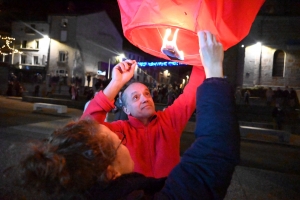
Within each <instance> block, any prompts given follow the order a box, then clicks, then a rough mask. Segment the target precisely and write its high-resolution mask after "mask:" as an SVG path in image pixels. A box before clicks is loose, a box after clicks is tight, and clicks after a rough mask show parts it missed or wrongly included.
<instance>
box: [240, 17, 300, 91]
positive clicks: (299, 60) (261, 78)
mask: <svg viewBox="0 0 300 200" xmlns="http://www.w3.org/2000/svg"><path fill="white" fill-rule="evenodd" d="M299 24H300V17H297V16H258V17H257V18H256V20H255V22H254V23H253V26H252V28H251V31H250V33H249V35H248V36H247V37H246V38H245V39H244V40H243V41H242V42H241V43H240V44H239V59H240V60H244V62H240V63H242V64H243V66H242V69H243V70H240V74H239V76H241V77H242V80H240V82H239V83H238V84H239V85H242V86H255V85H258V86H272V87H283V86H290V87H294V88H300V26H299ZM241 45H244V48H243V47H242V46H241Z"/></svg>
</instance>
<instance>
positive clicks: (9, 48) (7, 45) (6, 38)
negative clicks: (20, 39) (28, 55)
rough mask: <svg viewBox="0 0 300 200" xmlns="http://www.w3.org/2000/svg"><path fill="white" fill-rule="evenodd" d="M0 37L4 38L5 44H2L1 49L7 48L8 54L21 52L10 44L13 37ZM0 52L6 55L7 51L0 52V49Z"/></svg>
mask: <svg viewBox="0 0 300 200" xmlns="http://www.w3.org/2000/svg"><path fill="white" fill-rule="evenodd" d="M0 39H1V40H5V44H4V45H2V47H1V49H4V48H7V49H8V51H10V52H9V54H12V53H22V52H20V51H19V50H18V49H14V48H13V47H11V44H12V42H13V41H14V40H15V38H11V37H2V36H1V35H0ZM0 54H2V55H8V54H7V53H5V52H2V51H0Z"/></svg>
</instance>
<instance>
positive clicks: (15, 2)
mask: <svg viewBox="0 0 300 200" xmlns="http://www.w3.org/2000/svg"><path fill="white" fill-rule="evenodd" d="M0 9H1V11H0V23H1V26H0V32H2V33H3V32H4V33H5V32H8V33H9V32H10V28H11V22H12V21H16V20H24V21H46V20H47V16H48V15H51V14H70V15H72V14H74V15H81V14H88V13H93V12H99V11H103V10H105V11H106V12H107V14H108V15H109V17H110V18H111V20H112V21H113V23H114V24H115V26H116V28H117V29H118V31H119V32H120V34H121V35H122V36H123V31H122V25H121V19H120V11H119V7H118V3H117V0H72V1H70V0H0ZM123 38H124V36H123ZM123 40H124V42H123V48H124V49H127V50H130V51H135V52H138V53H142V54H144V52H142V51H141V50H140V49H138V48H136V47H135V46H133V45H132V44H131V43H130V42H129V41H127V39H126V38H124V39H123ZM144 56H149V54H144ZM150 57H151V56H150Z"/></svg>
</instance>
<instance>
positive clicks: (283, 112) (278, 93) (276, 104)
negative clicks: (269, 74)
mask: <svg viewBox="0 0 300 200" xmlns="http://www.w3.org/2000/svg"><path fill="white" fill-rule="evenodd" d="M244 91H245V92H244V94H242V90H241V88H239V87H238V88H236V91H235V100H236V103H237V104H244V105H249V104H250V101H249V98H250V96H251V92H250V90H249V89H245V90H244ZM261 91H264V94H263V93H262V92H260V95H265V96H262V97H260V98H261V99H262V100H264V101H265V104H266V105H267V106H271V107H272V112H271V116H272V118H273V122H274V128H275V129H279V130H281V129H283V124H284V123H285V124H287V123H293V121H294V118H295V116H294V115H295V110H296V109H297V108H298V107H299V100H298V97H297V93H296V91H295V90H294V89H293V88H292V87H289V86H285V89H284V90H282V89H281V88H280V87H277V88H276V90H273V89H272V87H268V88H267V89H265V90H261Z"/></svg>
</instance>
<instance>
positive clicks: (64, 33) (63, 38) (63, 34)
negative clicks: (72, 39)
mask: <svg viewBox="0 0 300 200" xmlns="http://www.w3.org/2000/svg"><path fill="white" fill-rule="evenodd" d="M67 37H68V32H67V31H65V30H62V31H60V41H61V42H66V41H67Z"/></svg>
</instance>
